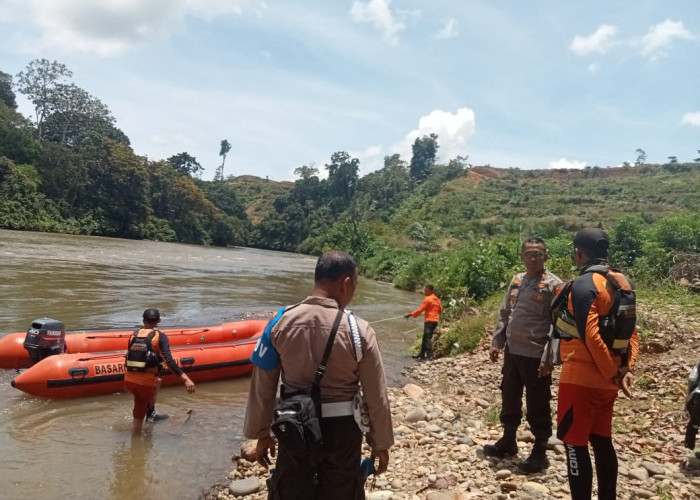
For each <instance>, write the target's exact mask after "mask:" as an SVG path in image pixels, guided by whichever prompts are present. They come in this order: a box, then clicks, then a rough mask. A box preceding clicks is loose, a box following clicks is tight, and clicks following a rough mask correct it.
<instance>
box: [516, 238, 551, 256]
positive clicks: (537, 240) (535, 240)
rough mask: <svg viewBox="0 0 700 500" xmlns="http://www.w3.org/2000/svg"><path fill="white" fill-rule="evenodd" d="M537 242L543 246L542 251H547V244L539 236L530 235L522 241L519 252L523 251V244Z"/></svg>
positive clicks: (536, 243)
mask: <svg viewBox="0 0 700 500" xmlns="http://www.w3.org/2000/svg"><path fill="white" fill-rule="evenodd" d="M538 244H539V245H542V246H543V247H544V253H547V244H546V243H545V242H544V240H543V239H542V238H540V237H539V236H531V237H530V238H528V239H526V240H525V241H523V244H522V245H521V246H520V253H523V252H524V251H525V245H538Z"/></svg>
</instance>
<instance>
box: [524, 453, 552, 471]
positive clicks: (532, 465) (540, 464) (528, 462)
mask: <svg viewBox="0 0 700 500" xmlns="http://www.w3.org/2000/svg"><path fill="white" fill-rule="evenodd" d="M547 467H549V460H547V457H545V458H533V457H532V455H530V456H529V457H527V458H526V459H525V460H523V461H522V462H520V463H519V464H518V468H519V469H520V470H521V471H523V472H525V473H527V474H534V473H536V472H541V471H543V470H545V469H546V468H547Z"/></svg>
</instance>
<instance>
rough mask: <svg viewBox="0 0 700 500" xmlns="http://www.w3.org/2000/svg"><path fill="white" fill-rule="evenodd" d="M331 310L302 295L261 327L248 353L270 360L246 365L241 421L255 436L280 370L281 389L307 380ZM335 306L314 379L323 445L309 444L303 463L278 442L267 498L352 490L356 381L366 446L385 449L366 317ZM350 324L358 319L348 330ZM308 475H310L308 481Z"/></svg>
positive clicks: (358, 440) (384, 401) (385, 409)
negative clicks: (365, 419) (321, 368)
mask: <svg viewBox="0 0 700 500" xmlns="http://www.w3.org/2000/svg"><path fill="white" fill-rule="evenodd" d="M337 313H338V304H337V302H336V301H335V300H333V299H328V298H322V297H316V296H310V297H307V298H306V299H305V300H304V301H302V302H301V303H299V304H297V305H295V306H292V307H290V308H288V309H287V310H286V311H285V313H284V314H283V315H282V316H281V317H280V318H279V320H278V321H277V322H276V323H275V324H274V325H273V326H272V328H271V329H270V330H269V338H266V336H265V334H263V338H262V339H261V342H260V343H259V344H258V346H256V353H255V354H254V357H255V356H256V355H257V356H258V357H259V358H263V359H267V358H270V356H272V357H273V359H274V360H275V362H273V363H270V364H269V365H265V368H264V369H263V368H261V365H256V366H255V368H254V370H253V375H252V378H251V387H250V393H249V398H248V406H247V409H246V416H245V422H244V434H245V436H246V437H248V438H255V439H257V438H262V437H266V436H269V435H270V423H271V420H272V411H273V408H274V405H275V402H276V395H277V386H278V382H279V379H280V375H281V378H282V383H283V384H284V386H285V388H286V389H287V390H289V391H295V390H299V389H303V388H306V387H309V386H310V385H311V384H312V383H313V381H314V374H315V372H316V368H317V366H318V363H319V361H320V360H321V358H322V356H323V351H324V349H325V347H326V343H327V341H328V338H329V335H330V331H331V328H332V326H333V323H334V321H335V318H336V315H337ZM343 314H344V317H343V318H342V319H341V322H340V325H339V327H338V332H337V334H336V337H335V340H334V343H333V347H332V349H331V352H330V356H329V357H328V362H327V369H326V373H325V375H324V377H323V379H322V380H321V400H322V402H323V409H322V414H323V419H322V423H321V428H322V431H323V440H324V445H323V447H322V448H321V449H320V450H318V451H313V452H312V453H311V456H310V457H309V460H308V461H306V462H305V463H297V462H295V461H294V460H293V459H292V458H291V456H289V455H288V454H287V453H286V452H285V450H284V447H279V448H280V449H279V456H278V459H277V464H276V471H275V474H273V476H272V487H273V488H277V490H278V492H279V496H277V497H272V498H311V496H305V495H313V494H316V495H318V498H337V499H343V498H356V496H355V495H356V492H357V490H358V489H361V488H362V481H361V479H360V478H359V463H360V452H361V445H362V433H361V431H360V430H359V428H358V426H357V424H356V423H355V419H354V418H353V416H352V400H353V397H354V396H355V394H356V393H357V392H358V389H359V385H360V384H362V390H363V392H364V395H365V398H366V402H367V407H368V409H369V416H370V430H369V432H367V433H366V439H367V443H368V444H369V445H370V446H371V447H372V448H373V449H374V450H387V449H389V448H390V447H391V445H393V443H394V435H393V430H392V424H391V410H390V407H389V399H388V396H387V389H386V380H385V376H384V368H383V365H382V359H381V354H380V351H379V345H378V343H377V338H376V335H375V333H374V330H373V329H372V328H371V327H370V326H369V323H368V322H367V321H365V320H363V319H360V318H357V317H355V318H356V323H353V322H352V321H350V318H349V315H351V314H352V313H350V312H349V311H347V310H346V311H344V313H343ZM353 324H356V325H357V326H358V329H357V330H358V331H356V332H354V334H353V331H352V328H353ZM268 350H272V351H273V352H272V354H270V353H269V352H267V351H268ZM277 356H278V358H277ZM358 360H359V361H358ZM314 475H316V477H315V478H314ZM314 481H317V482H318V484H317V485H316V486H314V484H313V483H314ZM314 492H315V493H314ZM324 495H325V496H324ZM328 495H330V496H328Z"/></svg>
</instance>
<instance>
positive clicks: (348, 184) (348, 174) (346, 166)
mask: <svg viewBox="0 0 700 500" xmlns="http://www.w3.org/2000/svg"><path fill="white" fill-rule="evenodd" d="M359 169H360V160H358V159H357V158H351V157H350V155H349V154H348V153H346V152H345V151H338V152H337V153H333V155H331V162H330V163H329V164H326V170H328V194H329V195H330V197H331V205H332V209H333V211H334V212H335V213H338V212H340V211H342V210H343V209H345V208H346V207H347V206H348V204H349V203H350V200H351V198H352V196H353V194H355V188H356V187H357V180H358V171H359Z"/></svg>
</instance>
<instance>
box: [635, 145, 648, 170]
mask: <svg viewBox="0 0 700 500" xmlns="http://www.w3.org/2000/svg"><path fill="white" fill-rule="evenodd" d="M635 153H637V159H636V160H635V161H634V166H635V167H641V166H642V165H644V162H646V161H647V153H646V151H644V150H643V149H642V148H637V150H636V151H635Z"/></svg>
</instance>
